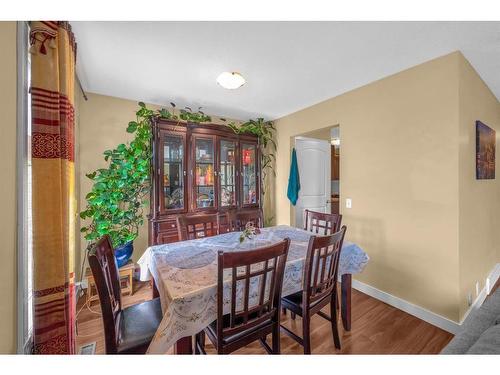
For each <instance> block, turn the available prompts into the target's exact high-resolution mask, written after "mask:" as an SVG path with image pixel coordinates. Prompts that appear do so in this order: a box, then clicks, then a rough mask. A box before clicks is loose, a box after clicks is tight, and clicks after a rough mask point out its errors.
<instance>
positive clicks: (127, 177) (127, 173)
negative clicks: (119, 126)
mask: <svg viewBox="0 0 500 375" xmlns="http://www.w3.org/2000/svg"><path fill="white" fill-rule="evenodd" d="M167 112H168V111H167ZM167 112H165V110H163V109H162V110H159V111H154V110H151V109H148V108H146V105H145V104H144V103H142V102H141V103H139V109H138V111H137V112H136V117H137V118H136V120H135V121H130V122H129V123H128V127H127V132H128V133H131V134H134V139H133V140H132V141H131V142H129V143H127V144H124V143H122V144H119V145H118V146H117V147H116V148H115V149H112V150H106V151H104V160H105V161H107V162H108V166H107V168H100V169H97V170H96V171H94V172H92V173H89V174H87V175H86V176H87V177H88V178H90V179H91V180H92V181H93V186H92V190H91V191H90V192H89V193H88V194H87V196H86V197H85V199H86V200H87V206H86V208H85V210H83V211H82V212H80V217H81V218H82V219H90V220H91V221H90V223H89V224H88V225H87V226H85V227H83V228H82V229H81V232H83V233H85V239H86V240H88V241H89V242H90V244H92V243H93V242H95V241H96V240H98V239H99V238H101V237H102V236H103V235H105V234H108V235H109V236H110V237H111V240H112V243H113V247H115V248H116V247H118V246H121V245H124V244H126V243H128V242H129V241H133V240H134V239H136V238H137V236H138V233H139V227H140V226H141V225H142V224H143V222H144V219H143V205H144V203H145V200H144V197H145V195H147V193H148V192H149V182H150V181H149V169H150V160H151V156H152V153H151V144H150V140H151V122H152V120H153V118H154V117H162V118H164V117H165V118H170V117H168V114H167Z"/></svg>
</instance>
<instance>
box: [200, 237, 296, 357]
mask: <svg viewBox="0 0 500 375" xmlns="http://www.w3.org/2000/svg"><path fill="white" fill-rule="evenodd" d="M289 246H290V239H289V238H285V239H284V240H283V241H281V242H279V243H277V244H274V245H271V246H267V247H262V248H259V249H254V250H247V251H236V252H223V251H219V253H218V259H217V261H218V280H217V320H215V321H214V322H212V323H211V324H210V325H209V326H208V327H207V328H205V330H204V332H201V333H198V334H197V335H196V341H195V345H196V346H195V350H196V352H197V353H203V354H205V348H204V346H205V345H204V344H205V334H206V335H207V336H208V338H209V339H210V341H211V342H212V343H213V345H214V346H215V348H216V349H217V353H218V354H229V353H231V352H234V351H235V350H237V349H239V348H242V347H244V346H246V345H248V344H250V343H251V342H254V341H256V340H259V341H260V343H261V344H262V346H263V347H264V348H265V349H266V351H267V352H268V353H271V354H279V353H280V313H279V312H280V301H281V289H282V284H283V274H284V270H285V264H286V258H287V255H288V248H289ZM226 269H231V270H232V272H231V280H230V283H226V288H224V284H225V283H224V270H226ZM227 287H229V288H227ZM224 289H226V291H227V294H229V295H230V296H227V294H226V296H225V295H224ZM228 289H229V290H228ZM237 289H238V290H241V293H237ZM225 298H226V299H227V298H228V299H229V302H230V310H229V311H230V312H229V313H228V314H225V315H224V300H225ZM250 298H252V300H250ZM269 334H270V335H272V347H269V345H268V344H267V342H266V337H267V335H269Z"/></svg>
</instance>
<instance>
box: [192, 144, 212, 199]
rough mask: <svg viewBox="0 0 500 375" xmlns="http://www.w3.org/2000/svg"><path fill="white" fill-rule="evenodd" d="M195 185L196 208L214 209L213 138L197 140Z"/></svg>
mask: <svg viewBox="0 0 500 375" xmlns="http://www.w3.org/2000/svg"><path fill="white" fill-rule="evenodd" d="M194 185H195V201H196V207H197V208H206V207H214V206H215V199H214V190H215V168H214V141H213V139H212V138H195V174H194Z"/></svg>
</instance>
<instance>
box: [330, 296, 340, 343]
mask: <svg viewBox="0 0 500 375" xmlns="http://www.w3.org/2000/svg"><path fill="white" fill-rule="evenodd" d="M330 317H331V320H330V321H331V323H332V334H333V342H334V344H335V347H336V348H337V349H340V348H341V347H340V336H339V329H338V325H337V321H338V319H337V294H336V293H335V294H334V295H332V299H331V301H330Z"/></svg>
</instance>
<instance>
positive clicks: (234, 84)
mask: <svg viewBox="0 0 500 375" xmlns="http://www.w3.org/2000/svg"><path fill="white" fill-rule="evenodd" d="M245 82H246V81H245V78H243V76H242V75H241V74H240V73H238V72H222V73H221V74H219V76H218V77H217V83H218V84H219V85H221V86H222V87H224V88H225V89H228V90H234V89H237V88H240V87H241V86H243V85H244V84H245Z"/></svg>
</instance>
